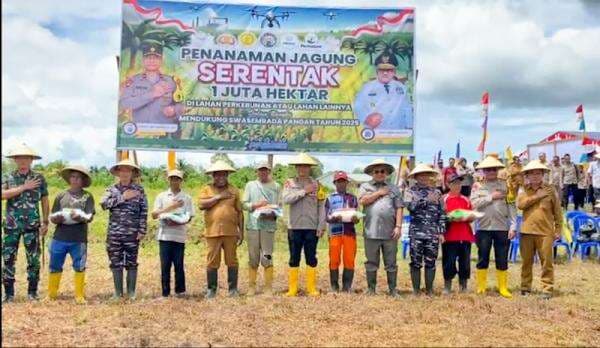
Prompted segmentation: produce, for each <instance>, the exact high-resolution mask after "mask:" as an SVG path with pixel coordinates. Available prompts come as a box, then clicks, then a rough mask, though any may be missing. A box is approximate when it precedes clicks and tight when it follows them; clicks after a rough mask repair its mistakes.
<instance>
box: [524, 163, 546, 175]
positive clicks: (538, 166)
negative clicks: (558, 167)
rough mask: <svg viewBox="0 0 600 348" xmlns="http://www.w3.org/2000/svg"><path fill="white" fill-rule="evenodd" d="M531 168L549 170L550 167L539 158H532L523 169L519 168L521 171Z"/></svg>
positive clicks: (527, 170)
mask: <svg viewBox="0 0 600 348" xmlns="http://www.w3.org/2000/svg"><path fill="white" fill-rule="evenodd" d="M532 170H543V171H545V172H549V171H550V168H548V166H546V165H545V164H543V163H542V162H540V161H539V160H533V161H531V162H529V163H527V165H526V166H525V167H524V168H523V169H521V173H527V172H530V171H532Z"/></svg>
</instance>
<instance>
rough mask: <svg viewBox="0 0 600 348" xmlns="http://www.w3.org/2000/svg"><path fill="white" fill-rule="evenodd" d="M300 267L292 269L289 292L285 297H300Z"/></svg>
mask: <svg viewBox="0 0 600 348" xmlns="http://www.w3.org/2000/svg"><path fill="white" fill-rule="evenodd" d="M298 272H299V268H298V267H290V270H289V272H288V292H287V293H286V294H285V296H291V297H293V296H298Z"/></svg>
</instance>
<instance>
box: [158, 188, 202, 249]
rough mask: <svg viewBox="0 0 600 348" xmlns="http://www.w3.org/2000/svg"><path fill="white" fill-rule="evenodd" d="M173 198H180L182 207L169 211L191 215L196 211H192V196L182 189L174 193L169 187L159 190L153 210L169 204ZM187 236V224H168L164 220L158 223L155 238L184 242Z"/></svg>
mask: <svg viewBox="0 0 600 348" xmlns="http://www.w3.org/2000/svg"><path fill="white" fill-rule="evenodd" d="M175 200H182V201H183V202H184V204H183V206H182V207H179V208H177V209H175V210H172V211H170V213H174V214H184V213H188V214H190V216H191V217H193V216H194V215H195V214H196V213H195V211H194V205H193V204H192V197H190V195H188V194H187V193H185V192H183V191H179V193H177V194H174V193H173V192H172V191H171V189H168V190H167V191H164V192H161V193H159V194H158V196H156V200H155V201H154V210H157V209H163V208H165V207H167V206H169V205H171V204H172V203H173V202H174V201H175ZM186 237H187V224H186V225H174V226H169V225H167V224H166V223H165V222H163V221H161V222H160V223H159V228H158V234H157V235H156V239H158V240H163V241H171V242H179V243H185V240H186Z"/></svg>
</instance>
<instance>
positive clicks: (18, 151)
mask: <svg viewBox="0 0 600 348" xmlns="http://www.w3.org/2000/svg"><path fill="white" fill-rule="evenodd" d="M18 156H29V157H32V158H33V159H41V158H42V157H41V156H40V155H38V154H37V153H36V152H35V151H33V149H32V148H30V147H29V146H27V144H25V143H23V144H21V145H18V146H16V147H15V148H14V149H12V150H10V151H9V152H8V155H6V157H7V158H15V157H18Z"/></svg>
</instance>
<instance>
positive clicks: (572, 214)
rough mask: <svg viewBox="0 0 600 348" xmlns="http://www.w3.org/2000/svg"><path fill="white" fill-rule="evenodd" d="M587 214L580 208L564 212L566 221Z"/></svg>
mask: <svg viewBox="0 0 600 348" xmlns="http://www.w3.org/2000/svg"><path fill="white" fill-rule="evenodd" d="M581 215H587V214H586V213H585V212H583V211H581V210H571V211H568V212H567V213H566V214H565V217H566V218H567V221H571V220H573V219H574V218H575V217H576V216H581Z"/></svg>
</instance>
